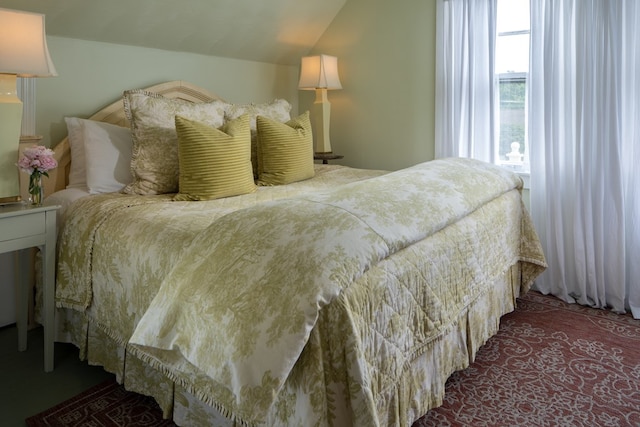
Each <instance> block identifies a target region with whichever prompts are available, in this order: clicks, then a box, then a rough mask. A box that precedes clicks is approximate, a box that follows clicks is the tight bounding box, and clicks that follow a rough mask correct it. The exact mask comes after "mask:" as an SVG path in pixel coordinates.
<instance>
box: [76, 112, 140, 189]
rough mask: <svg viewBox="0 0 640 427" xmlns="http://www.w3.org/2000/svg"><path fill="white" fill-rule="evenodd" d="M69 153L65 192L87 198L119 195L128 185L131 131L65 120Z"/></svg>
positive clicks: (93, 122)
mask: <svg viewBox="0 0 640 427" xmlns="http://www.w3.org/2000/svg"><path fill="white" fill-rule="evenodd" d="M65 121H66V123H67V131H68V132H69V146H70V149H71V168H70V171H69V185H67V188H78V189H82V190H85V191H88V192H89V193H91V194H98V193H111V192H115V191H120V190H121V189H122V188H123V187H124V186H125V185H127V184H129V183H131V181H132V180H133V178H132V177H131V150H132V146H133V142H132V138H131V130H130V129H129V128H125V127H122V126H116V125H112V124H110V123H103V122H97V121H94V120H87V119H80V118H78V117H66V118H65Z"/></svg>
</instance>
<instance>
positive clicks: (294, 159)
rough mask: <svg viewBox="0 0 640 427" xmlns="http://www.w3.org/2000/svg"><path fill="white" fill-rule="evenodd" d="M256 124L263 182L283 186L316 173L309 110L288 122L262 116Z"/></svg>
mask: <svg viewBox="0 0 640 427" xmlns="http://www.w3.org/2000/svg"><path fill="white" fill-rule="evenodd" d="M256 125H257V134H258V184H259V185H283V184H289V183H292V182H297V181H302V180H305V179H309V178H312V177H313V176H314V174H315V171H314V167H313V135H312V133H311V122H310V121H309V112H308V111H307V112H305V113H303V114H301V115H300V116H298V117H296V118H294V119H291V120H289V121H288V122H286V123H280V122H278V121H277V120H272V119H269V118H266V117H262V116H258V117H257V119H256Z"/></svg>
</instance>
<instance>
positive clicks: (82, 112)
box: [36, 37, 298, 146]
mask: <svg viewBox="0 0 640 427" xmlns="http://www.w3.org/2000/svg"><path fill="white" fill-rule="evenodd" d="M47 40H48V45H49V51H50V53H51V57H52V58H53V62H54V64H55V66H56V69H57V71H58V77H52V78H42V79H38V80H37V83H36V92H37V95H36V96H37V101H36V102H37V110H36V120H37V121H36V132H37V133H38V134H39V135H42V136H43V140H42V143H43V144H44V145H47V146H51V145H55V144H57V143H58V142H59V141H60V140H62V139H63V138H64V137H65V136H66V133H67V131H66V125H65V122H64V117H65V116H78V117H88V116H90V115H91V114H93V113H95V112H96V111H97V110H99V109H101V108H102V107H104V106H106V105H108V104H110V103H112V102H114V101H116V100H117V98H118V96H119V95H118V94H120V93H122V91H123V90H125V89H135V88H142V87H147V86H151V85H154V84H157V83H162V82H165V81H169V80H185V81H188V82H190V83H193V84H196V85H198V86H201V87H204V88H206V89H208V90H210V91H212V92H214V93H217V94H218V95H219V96H221V97H222V98H224V99H226V100H227V101H230V102H237V103H245V102H266V101H271V100H272V99H274V98H284V99H287V100H288V101H290V102H291V103H292V104H293V106H294V111H297V101H298V89H297V78H298V67H297V66H285V65H274V64H266V63H261V62H252V61H243V60H237V59H228V58H220V57H211V56H203V55H196V54H191V53H179V52H169V51H164V50H158V49H148V48H140V47H133V46H123V45H115V44H109V43H98V42H91V41H84V40H77V39H68V38H60V37H48V39H47Z"/></svg>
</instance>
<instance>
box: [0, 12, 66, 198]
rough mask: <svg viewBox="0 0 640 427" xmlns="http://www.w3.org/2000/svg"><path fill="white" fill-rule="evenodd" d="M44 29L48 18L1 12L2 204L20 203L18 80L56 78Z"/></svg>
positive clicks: (20, 115) (0, 144)
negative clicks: (17, 164) (45, 19)
mask: <svg viewBox="0 0 640 427" xmlns="http://www.w3.org/2000/svg"><path fill="white" fill-rule="evenodd" d="M56 75H57V74H56V69H55V67H54V66H53V62H51V57H50V56H49V50H48V48H47V39H46V34H45V29H44V15H42V14H40V13H31V12H23V11H19V10H11V9H2V8H0V203H9V202H16V201H19V200H20V177H19V170H18V167H17V166H16V163H17V162H18V149H19V144H20V127H21V122H22V102H21V101H20V99H19V98H18V94H17V77H49V76H56Z"/></svg>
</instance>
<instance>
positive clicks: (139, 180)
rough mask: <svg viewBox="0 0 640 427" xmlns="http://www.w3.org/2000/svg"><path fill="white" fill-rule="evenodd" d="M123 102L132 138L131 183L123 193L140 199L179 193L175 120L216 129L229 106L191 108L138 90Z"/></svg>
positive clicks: (126, 95) (186, 103)
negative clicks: (138, 195)
mask: <svg viewBox="0 0 640 427" xmlns="http://www.w3.org/2000/svg"><path fill="white" fill-rule="evenodd" d="M123 102H124V111H125V114H126V117H127V120H129V123H130V124H131V131H132V137H133V152H132V156H131V174H132V175H133V182H132V183H131V184H129V185H127V186H126V187H125V188H124V189H123V193H127V194H141V195H149V194H163V193H176V192H177V191H178V138H177V136H176V129H175V117H176V116H181V117H186V118H188V119H190V120H197V121H199V122H201V123H206V124H208V125H210V126H214V127H219V126H222V124H223V123H224V114H225V110H226V109H227V107H228V106H229V104H227V103H226V102H223V101H212V102H205V103H201V104H197V103H196V104H194V103H191V102H189V101H184V100H182V99H173V98H166V97H164V96H162V95H159V94H157V93H153V92H147V91H144V90H138V89H136V90H128V91H126V92H125V93H124V97H123Z"/></svg>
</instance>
